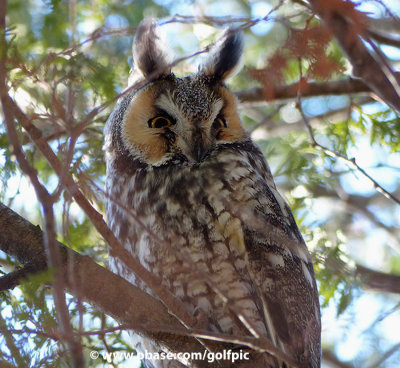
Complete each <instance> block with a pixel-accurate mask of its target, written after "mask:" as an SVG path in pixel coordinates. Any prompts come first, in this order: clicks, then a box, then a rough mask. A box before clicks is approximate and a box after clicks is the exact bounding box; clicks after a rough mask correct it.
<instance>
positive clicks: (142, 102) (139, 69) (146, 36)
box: [104, 20, 321, 368]
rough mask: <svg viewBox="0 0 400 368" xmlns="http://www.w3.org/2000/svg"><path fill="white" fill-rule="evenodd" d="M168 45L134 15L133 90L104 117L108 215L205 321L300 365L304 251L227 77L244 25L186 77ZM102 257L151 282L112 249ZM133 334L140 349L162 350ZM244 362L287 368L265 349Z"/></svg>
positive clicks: (316, 361) (315, 348)
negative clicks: (258, 340) (174, 65)
mask: <svg viewBox="0 0 400 368" xmlns="http://www.w3.org/2000/svg"><path fill="white" fill-rule="evenodd" d="M168 51H169V50H168V47H167V46H165V43H163V42H162V41H161V38H160V35H159V28H158V27H157V25H156V23H155V21H154V20H145V21H143V22H142V23H141V24H140V26H139V27H138V29H137V31H136V35H135V41H134V45H133V59H134V67H133V70H132V74H131V77H130V84H131V85H132V90H131V91H130V92H129V93H127V94H126V95H125V96H123V97H122V98H121V99H120V101H119V103H118V104H117V106H116V107H115V109H114V111H113V113H112V114H111V116H110V117H109V119H108V121H107V123H106V126H105V144H104V150H105V158H106V164H107V177H106V192H107V195H106V200H105V208H106V215H107V222H108V224H109V226H110V228H111V230H112V231H113V232H114V234H115V236H116V237H117V238H118V239H119V240H120V241H121V243H122V244H123V246H124V247H125V248H126V249H127V250H128V251H129V252H130V253H131V254H132V256H133V257H134V258H136V259H137V260H138V261H139V262H140V263H141V264H142V265H143V266H144V267H145V268H147V269H148V270H149V271H151V272H152V273H153V274H154V275H156V276H157V277H159V279H160V280H161V281H160V282H162V285H163V286H164V287H165V288H166V289H168V290H169V291H170V292H171V293H172V294H173V295H174V296H175V297H176V298H178V299H179V300H180V301H182V303H183V305H184V306H185V308H186V309H187V311H188V312H189V313H191V314H192V315H193V316H201V318H202V320H203V321H204V324H205V326H206V329H207V330H208V331H210V332H213V333H220V334H225V335H226V334H228V335H233V336H238V337H240V336H249V335H252V334H253V336H254V334H256V335H258V336H263V337H265V338H266V339H268V340H269V341H270V342H271V344H273V345H274V346H275V347H276V348H277V349H279V350H280V351H282V352H284V353H285V354H286V355H287V356H289V357H291V358H292V360H293V361H295V362H296V366H297V367H300V368H305V367H307V368H309V367H313V368H315V367H319V366H320V332H321V331H320V330H321V324H320V309H319V302H318V291H317V285H316V280H315V276H314V271H313V265H312V261H311V259H310V255H309V252H308V250H307V247H306V245H305V243H304V240H303V238H302V236H301V234H300V232H299V229H298V227H297V225H296V223H295V220H294V218H293V215H292V213H291V210H290V208H289V207H288V205H287V203H286V202H285V200H284V199H283V198H282V196H281V195H280V194H279V192H278V190H277V188H276V186H275V183H274V180H273V177H272V175H271V171H270V169H269V166H268V164H267V162H266V160H265V158H264V156H263V154H262V153H261V151H260V149H259V148H258V147H257V145H256V144H255V143H254V142H252V140H251V139H250V137H249V136H248V134H247V133H246V131H245V130H244V128H243V126H242V124H241V120H240V117H239V114H238V101H237V99H236V98H235V95H234V94H233V93H232V92H230V90H229V89H228V88H227V86H226V85H225V82H226V80H227V79H228V78H229V77H230V76H231V75H232V74H233V73H234V72H235V71H236V69H237V68H238V65H239V64H240V60H241V56H242V52H243V40H242V35H241V34H240V33H239V32H237V31H236V30H234V29H228V30H227V31H226V32H225V33H224V34H223V36H221V37H220V38H219V39H218V40H217V42H215V44H214V45H213V46H212V47H211V48H210V50H209V51H208V52H207V55H206V57H205V59H204V61H203V62H202V64H201V65H200V66H199V68H198V71H197V72H196V73H195V74H192V75H188V76H185V77H177V76H176V75H174V74H173V73H172V72H171V70H170V65H171V62H170V58H169V53H168ZM110 267H111V269H112V270H113V271H114V272H116V273H118V274H119V275H121V276H122V277H123V278H125V279H127V280H128V281H130V282H131V283H132V284H135V285H137V286H139V287H140V288H142V289H144V290H146V291H148V290H147V287H146V285H144V284H143V283H142V282H141V280H140V279H138V278H137V277H135V275H134V274H133V273H132V272H131V271H130V270H129V269H128V268H127V267H126V266H125V265H124V264H123V263H122V262H121V261H119V260H118V259H116V258H112V257H111V256H110ZM249 326H251V328H250V327H249ZM134 340H135V341H134V343H135V347H136V349H137V350H138V351H142V352H144V350H146V351H149V350H152V351H160V350H162V349H163V348H162V347H160V346H156V345H155V343H153V342H152V341H149V340H146V339H144V338H142V337H140V336H136V337H135V339H134ZM146 364H147V366H149V367H166V366H168V367H181V366H185V365H186V366H193V365H191V362H190V361H187V362H178V361H174V360H172V361H165V360H164V361H156V360H153V361H147V362H146ZM196 366H208V365H207V364H204V365H199V364H198V363H197V365H196ZM232 366H240V362H236V363H235V364H233V365H232ZM249 366H251V367H288V365H287V364H286V363H285V362H283V361H280V360H279V359H277V358H276V357H275V356H273V355H270V354H268V353H264V354H262V358H261V360H260V356H259V355H258V358H257V359H256V358H254V360H253V363H250V365H249Z"/></svg>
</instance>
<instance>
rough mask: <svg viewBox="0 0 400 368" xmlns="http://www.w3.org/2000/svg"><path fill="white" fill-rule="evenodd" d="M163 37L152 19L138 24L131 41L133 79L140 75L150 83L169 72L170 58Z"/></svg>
mask: <svg viewBox="0 0 400 368" xmlns="http://www.w3.org/2000/svg"><path fill="white" fill-rule="evenodd" d="M163 36H164V35H163V34H162V33H161V32H160V29H159V27H158V25H157V23H156V21H155V20H154V19H152V18H147V19H144V20H143V21H142V22H141V23H140V24H139V26H138V28H137V30H136V34H135V39H134V41H133V61H134V64H135V65H134V67H133V70H132V74H134V75H135V78H134V79H137V78H138V74H141V76H142V77H144V78H145V79H147V80H149V81H150V80H155V79H158V78H160V77H161V76H164V75H167V74H169V73H170V72H171V70H170V66H169V65H170V60H171V58H170V55H169V53H168V47H167V46H166V43H165V41H164V37H163Z"/></svg>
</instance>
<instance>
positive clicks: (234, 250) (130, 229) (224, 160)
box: [109, 152, 264, 331]
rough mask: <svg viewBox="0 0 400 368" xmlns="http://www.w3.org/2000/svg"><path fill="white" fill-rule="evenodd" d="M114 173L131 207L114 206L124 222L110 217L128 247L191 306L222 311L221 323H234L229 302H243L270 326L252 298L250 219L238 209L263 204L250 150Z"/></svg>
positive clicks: (216, 312)
mask: <svg viewBox="0 0 400 368" xmlns="http://www.w3.org/2000/svg"><path fill="white" fill-rule="evenodd" d="M114 177H115V178H114V180H116V181H118V182H119V184H118V186H119V188H121V190H120V193H118V200H119V201H120V202H122V204H123V205H124V209H117V208H116V207H114V211H118V212H119V216H118V218H119V220H118V221H113V220H112V219H111V222H110V221H109V223H110V225H111V227H112V230H113V231H114V232H115V233H116V236H118V237H119V238H120V239H121V241H122V242H123V243H124V246H125V247H126V248H127V249H128V250H129V251H130V252H131V253H132V254H134V255H135V257H136V258H138V259H139V261H140V262H141V263H142V264H143V265H144V266H145V267H146V268H148V269H149V270H151V271H152V272H153V273H155V274H156V275H158V276H159V277H161V278H162V280H163V283H164V285H165V286H167V287H168V288H169V289H170V290H171V291H172V292H173V293H174V294H175V295H177V296H178V297H179V298H181V299H182V300H183V301H187V303H188V306H189V308H191V309H192V310H194V309H196V308H201V309H203V310H204V311H207V312H209V311H211V310H212V311H214V320H215V321H218V323H217V322H215V326H217V325H218V326H219V327H215V328H216V329H220V330H222V331H228V330H229V329H230V328H231V327H232V325H233V323H232V321H231V318H230V317H229V316H227V315H226V313H225V312H224V308H223V305H224V304H225V303H226V300H229V301H231V302H234V301H235V300H237V301H239V300H240V301H241V302H240V304H241V309H242V310H243V311H244V313H245V314H248V318H251V319H252V320H253V321H254V323H256V324H259V325H260V326H259V327H260V329H263V328H264V326H263V323H262V321H261V319H260V313H258V312H257V311H258V309H259V306H257V303H256V302H255V301H254V300H252V298H251V297H250V295H251V294H253V293H254V286H253V285H252V283H251V277H250V275H249V274H248V271H247V268H246V254H245V252H246V249H245V244H244V235H243V230H242V229H243V227H242V220H243V219H241V218H240V216H239V215H238V214H237V211H236V212H235V210H234V209H235V207H237V208H243V207H244V204H245V203H246V205H247V207H248V208H254V209H255V207H256V205H257V203H258V202H257V199H256V198H255V197H256V191H257V190H256V188H254V183H255V182H257V180H259V179H260V178H259V177H258V174H257V172H256V171H255V170H253V169H252V168H251V166H250V165H249V164H248V162H247V161H246V158H245V156H241V155H238V154H237V153H234V152H233V153H225V154H220V155H219V156H217V157H212V158H211V159H209V160H206V161H204V162H203V163H202V164H200V165H197V166H180V167H175V166H170V167H157V168H146V169H144V170H138V171H137V172H136V173H135V175H133V176H131V177H129V178H128V177H125V178H124V176H123V175H115V176H114ZM109 185H110V187H111V183H109ZM113 185H115V184H113ZM112 206H115V204H114V205H111V207H112ZM109 210H110V209H109ZM252 211H253V210H250V211H249V214H250V212H252ZM242 212H243V211H242ZM242 216H246V214H243V213H242ZM115 267H117V266H115ZM118 272H119V273H122V274H123V276H124V277H126V276H127V273H125V275H124V272H123V271H121V270H119V271H118ZM130 280H131V281H132V282H135V283H138V282H137V281H136V280H134V278H133V277H132V276H131V277H130ZM218 295H223V296H224V297H223V298H221V296H218ZM224 298H225V300H224Z"/></svg>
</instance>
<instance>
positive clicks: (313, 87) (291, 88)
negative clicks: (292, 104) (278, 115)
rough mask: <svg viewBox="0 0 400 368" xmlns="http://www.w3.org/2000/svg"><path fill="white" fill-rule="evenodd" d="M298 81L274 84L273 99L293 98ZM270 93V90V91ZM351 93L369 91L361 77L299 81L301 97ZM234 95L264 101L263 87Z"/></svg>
mask: <svg viewBox="0 0 400 368" xmlns="http://www.w3.org/2000/svg"><path fill="white" fill-rule="evenodd" d="M299 86H300V85H299V83H298V82H296V83H292V84H289V85H286V86H276V87H274V91H273V92H272V94H271V95H273V96H274V97H273V100H274V101H275V100H287V99H295V98H296V97H297V94H298V91H299ZM270 93H271V92H270ZM353 93H371V88H370V87H368V86H367V85H366V84H365V83H364V82H363V81H362V80H361V79H358V78H352V77H349V78H345V79H341V80H337V81H329V82H306V81H303V82H302V83H301V94H302V97H314V96H327V95H349V94H353ZM236 96H237V97H238V98H239V100H240V101H241V102H246V103H247V102H260V101H266V97H265V93H264V89H263V88H261V87H259V88H252V89H248V90H244V91H237V92H236Z"/></svg>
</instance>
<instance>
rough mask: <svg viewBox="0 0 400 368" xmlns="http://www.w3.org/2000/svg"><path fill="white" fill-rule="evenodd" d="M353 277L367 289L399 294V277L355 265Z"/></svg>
mask: <svg viewBox="0 0 400 368" xmlns="http://www.w3.org/2000/svg"><path fill="white" fill-rule="evenodd" d="M355 276H356V277H358V278H359V279H360V282H361V283H362V285H364V286H365V287H366V288H368V289H372V290H379V291H384V292H388V293H396V294H400V275H393V274H389V273H384V272H379V271H374V270H371V269H370V268H367V267H364V266H361V265H357V266H356V270H355Z"/></svg>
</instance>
